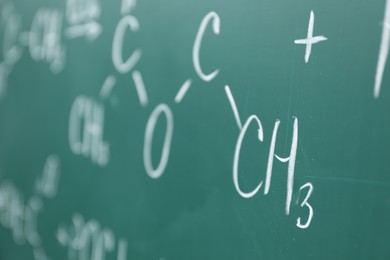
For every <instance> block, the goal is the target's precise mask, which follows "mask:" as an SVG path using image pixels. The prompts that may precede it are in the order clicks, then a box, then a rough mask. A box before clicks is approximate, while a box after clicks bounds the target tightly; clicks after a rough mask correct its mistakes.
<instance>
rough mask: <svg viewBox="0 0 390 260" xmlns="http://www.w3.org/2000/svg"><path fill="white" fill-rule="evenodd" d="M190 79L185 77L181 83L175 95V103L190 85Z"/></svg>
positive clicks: (182, 96)
mask: <svg viewBox="0 0 390 260" xmlns="http://www.w3.org/2000/svg"><path fill="white" fill-rule="evenodd" d="M191 84H192V81H191V80H190V79H187V80H186V81H185V82H184V83H183V85H182V86H181V87H180V90H179V92H177V94H176V97H175V103H180V102H181V101H182V100H183V98H184V96H185V94H186V93H187V91H188V89H189V88H190V87H191Z"/></svg>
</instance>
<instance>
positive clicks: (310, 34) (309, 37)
mask: <svg viewBox="0 0 390 260" xmlns="http://www.w3.org/2000/svg"><path fill="white" fill-rule="evenodd" d="M313 31H314V13H313V11H311V12H310V20H309V27H308V28H307V38H306V39H299V40H295V41H294V43H295V44H306V53H305V62H306V63H308V62H309V58H310V54H311V47H312V45H313V44H315V43H319V42H322V41H326V40H327V38H326V37H324V36H314V37H313Z"/></svg>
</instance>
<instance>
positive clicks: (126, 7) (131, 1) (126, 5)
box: [121, 0, 137, 15]
mask: <svg viewBox="0 0 390 260" xmlns="http://www.w3.org/2000/svg"><path fill="white" fill-rule="evenodd" d="M136 6H137V1H136V0H122V4H121V15H126V14H128V13H130V12H131V11H133V10H134V9H135V7H136Z"/></svg>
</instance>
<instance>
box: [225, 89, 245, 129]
mask: <svg viewBox="0 0 390 260" xmlns="http://www.w3.org/2000/svg"><path fill="white" fill-rule="evenodd" d="M225 92H226V95H227V97H228V99H229V103H230V106H231V107H232V110H233V115H234V118H235V119H236V123H237V126H238V129H240V130H241V129H242V123H241V119H240V115H239V114H238V109H237V105H236V102H235V101H234V98H233V95H232V92H231V91H230V88H229V86H228V85H226V86H225Z"/></svg>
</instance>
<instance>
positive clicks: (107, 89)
mask: <svg viewBox="0 0 390 260" xmlns="http://www.w3.org/2000/svg"><path fill="white" fill-rule="evenodd" d="M115 83H116V78H115V77H114V76H112V75H109V76H108V77H107V78H106V80H105V81H104V83H103V86H102V88H101V89H100V93H99V96H100V98H102V99H107V98H108V97H109V96H110V94H111V91H112V89H113V87H114V86H115Z"/></svg>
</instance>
